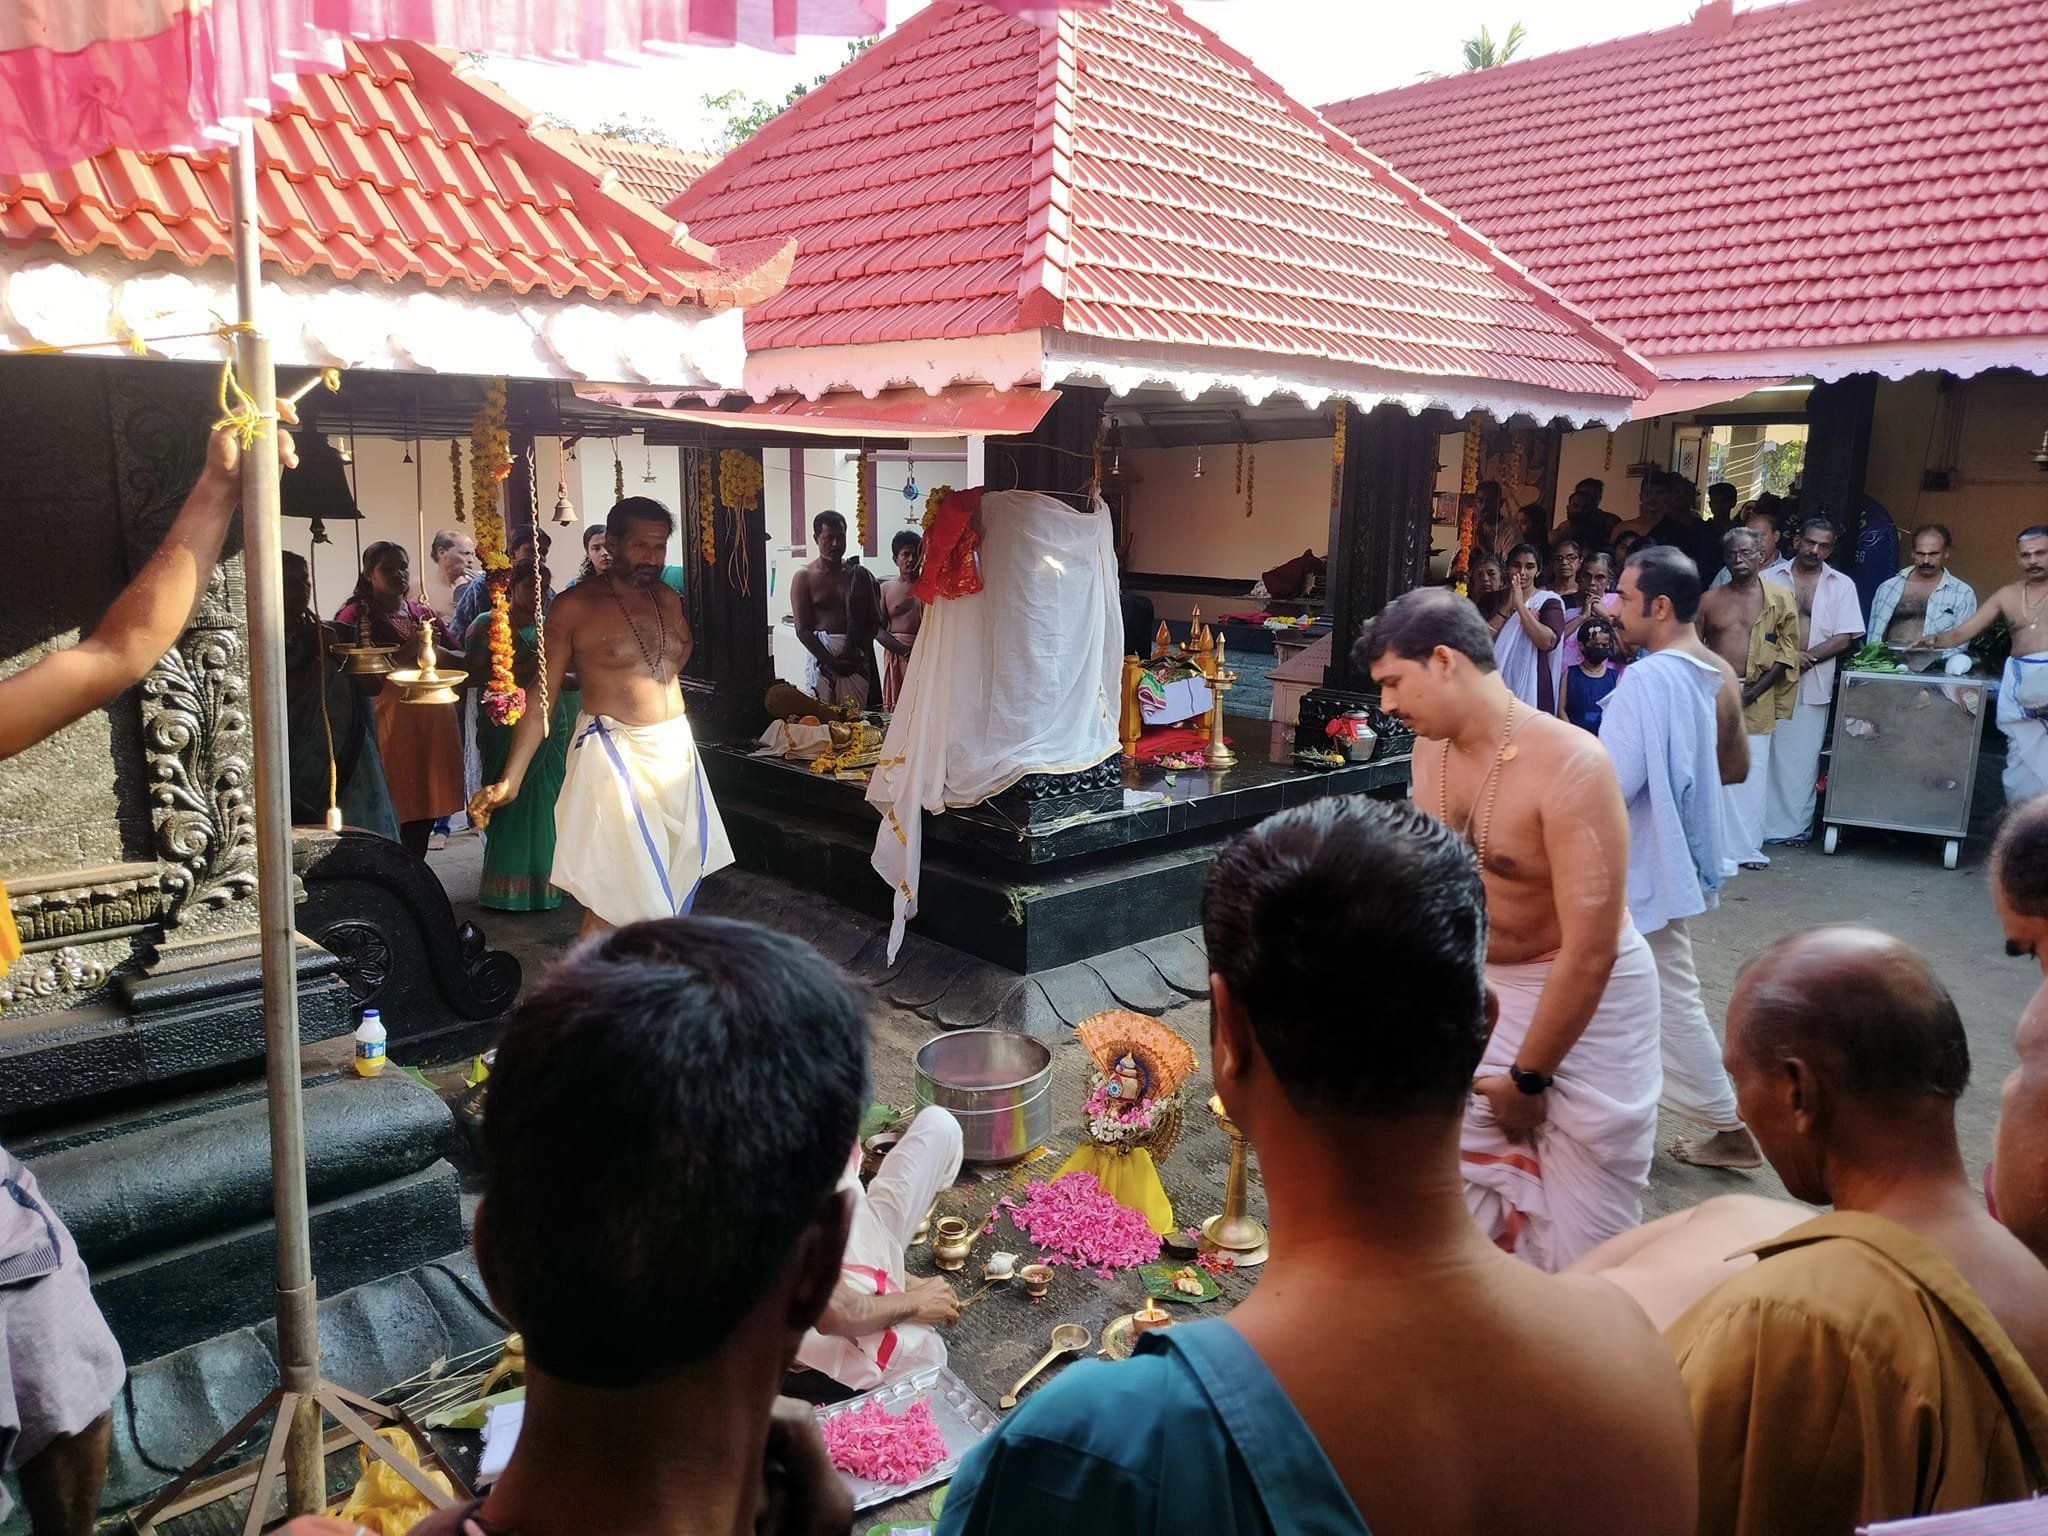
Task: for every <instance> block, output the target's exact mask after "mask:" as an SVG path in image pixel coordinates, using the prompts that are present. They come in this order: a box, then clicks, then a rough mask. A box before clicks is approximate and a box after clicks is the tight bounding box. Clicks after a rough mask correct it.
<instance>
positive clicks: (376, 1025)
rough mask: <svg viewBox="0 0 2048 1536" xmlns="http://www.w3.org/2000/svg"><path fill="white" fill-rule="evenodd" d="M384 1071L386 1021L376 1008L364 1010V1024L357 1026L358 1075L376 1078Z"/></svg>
mask: <svg viewBox="0 0 2048 1536" xmlns="http://www.w3.org/2000/svg"><path fill="white" fill-rule="evenodd" d="M383 1070H384V1020H383V1019H382V1018H380V1017H379V1016H378V1013H377V1010H376V1009H374V1008H365V1009H364V1010H363V1022H362V1023H360V1024H358V1025H357V1026H356V1073H357V1075H358V1076H361V1077H375V1076H376V1075H377V1074H378V1073H379V1072H382V1071H383Z"/></svg>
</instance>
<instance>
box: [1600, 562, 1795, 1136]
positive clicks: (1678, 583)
mask: <svg viewBox="0 0 2048 1536" xmlns="http://www.w3.org/2000/svg"><path fill="white" fill-rule="evenodd" d="M1699 606H1700V573H1699V569H1698V567H1696V566H1695V565H1694V564H1693V563H1692V562H1691V561H1690V560H1688V559H1687V558H1686V557H1685V556H1684V555H1683V554H1682V553H1679V552H1678V551H1675V550H1671V549H1667V548H1655V547H1653V548H1650V549H1645V550H1642V551H1639V552H1638V553H1636V554H1634V555H1632V556H1630V557H1629V562H1628V565H1627V567H1626V568H1625V569H1624V570H1623V571H1622V573H1621V585H1620V587H1619V588H1618V589H1617V591H1616V601H1615V603H1614V627H1615V628H1616V629H1617V630H1619V631H1620V632H1621V637H1622V639H1623V640H1625V641H1627V642H1628V643H1630V644H1631V645H1635V646H1638V647H1640V648H1641V649H1642V651H1643V654H1642V655H1641V656H1640V657H1638V659H1637V660H1636V661H1634V662H1633V663H1631V664H1630V666H1629V669H1628V671H1626V672H1624V673H1623V674H1622V678H1621V682H1620V683H1619V684H1617V685H1616V686H1615V690H1614V692H1613V693H1612V694H1610V695H1609V696H1608V700H1607V708H1606V711H1605V712H1604V714H1603V715H1602V717H1601V722H1600V744H1601V745H1602V746H1603V747H1605V748H1606V749H1607V755H1608V756H1609V757H1611V758H1613V759H1614V773H1615V777H1616V778H1617V779H1619V780H1620V782H1621V795H1622V799H1623V800H1624V801H1626V802H1627V805H1628V911H1629V916H1630V917H1632V918H1634V919H1635V924H1636V928H1637V930H1638V931H1639V932H1641V934H1642V935H1643V937H1644V939H1645V940H1647V941H1648V943H1649V946H1650V953H1651V954H1653V955H1654V956H1656V959H1657V992H1658V998H1659V1002H1660V1004H1661V1008H1660V1014H1661V1018H1662V1036H1661V1040H1662V1045H1663V1057H1664V1096H1663V1104H1664V1107H1665V1108H1666V1109H1669V1110H1671V1111H1672V1112H1673V1113H1674V1114H1679V1115H1683V1116H1685V1118H1686V1119H1688V1120H1691V1121H1693V1122H1694V1123H1695V1124H1697V1125H1700V1126H1703V1127H1705V1129H1706V1132H1707V1134H1706V1135H1705V1136H1703V1137H1700V1138H1699V1139H1697V1140H1694V1141H1681V1142H1678V1143H1676V1144H1675V1145H1674V1146H1673V1147H1672V1148H1671V1155H1672V1156H1673V1157H1675V1158H1677V1159H1678V1160H1679V1161H1680V1162H1686V1163H1700V1164H1703V1165H1705V1166H1707V1167H1711V1168H1755V1167H1759V1166H1760V1165H1761V1164H1762V1162H1763V1153H1762V1152H1761V1151H1760V1150H1758V1147H1757V1144H1756V1138H1755V1137H1754V1136H1752V1135H1751V1134H1750V1133H1749V1130H1748V1128H1747V1127H1746V1126H1744V1125H1743V1123H1742V1116H1741V1115H1740V1114H1739V1113H1738V1112H1737V1110H1736V1107H1735V1088H1734V1085H1733V1084H1732V1083H1730V1082H1729V1080H1728V1069H1727V1068H1726V1067H1724V1066H1723V1065H1722V1064H1721V1044H1720V1042H1719V1041H1718V1040H1716V1039H1715V1038H1714V1027H1713V1025H1712V1024H1710V1023H1709V1022H1708V1021H1707V1010H1706V1005H1705V1004H1704V1003H1702V1002H1701V1000H1700V980H1699V973H1698V971H1697V970H1696V969H1695V968H1694V965H1693V958H1692V932H1691V929H1690V928H1689V927H1688V924H1689V923H1690V921H1691V919H1693V918H1695V917H1697V916H1699V915H1700V914H1701V913H1702V912H1705V911H1707V910H1708V909H1709V908H1711V907H1715V906H1718V905H1719V904H1720V889H1721V878H1722V869H1723V867H1724V865H1723V861H1722V837H1721V799H1722V796H1721V780H1722V775H1721V768H1720V760H1719V754H1718V751H1717V743H1718V740H1719V732H1718V729H1717V723H1716V722H1717V712H1718V711H1719V710H1720V708H1721V706H1722V696H1723V692H1724V690H1725V689H1727V688H1728V687H1730V686H1731V685H1736V678H1735V675H1734V672H1733V670H1732V669H1731V668H1730V667H1729V665H1728V663H1727V662H1725V661H1723V660H1722V659H1721V658H1720V657H1719V656H1717V655H1715V654H1714V653H1713V652H1712V651H1710V650H1708V649H1707V648H1706V646H1705V645H1703V644H1702V643H1701V642H1700V639H1699V636H1698V632H1697V631H1696V630H1695V628H1694V622H1693V621H1694V620H1695V619H1696V618H1697V617H1698V614H1699ZM1638 673H1640V674H1641V675H1640V676H1638V675H1637V674H1638ZM1736 691H1737V697H1738V698H1739V697H1740V689H1739V686H1737V690H1736ZM1735 707H1736V709H1737V712H1738V716H1739V712H1740V705H1739V704H1737V705H1736V706H1735ZM1738 729H1739V726H1738ZM1745 745H1746V738H1745ZM1736 782H1738V783H1739V782H1741V780H1740V778H1738V779H1737V780H1736Z"/></svg>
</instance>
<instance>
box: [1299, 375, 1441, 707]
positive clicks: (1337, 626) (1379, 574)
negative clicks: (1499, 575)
mask: <svg viewBox="0 0 2048 1536" xmlns="http://www.w3.org/2000/svg"><path fill="white" fill-rule="evenodd" d="M1450 426H1451V422H1450V418H1449V416H1447V415H1446V414H1445V413H1444V412H1442V411H1424V412H1422V413H1421V414H1420V415H1416V414H1412V413H1410V412H1408V411H1405V410H1403V409H1402V408H1401V407H1400V406H1398V405H1383V406H1381V407H1380V408H1379V409H1378V410H1376V411H1371V412H1367V413H1363V414H1361V413H1359V412H1357V411H1353V412H1352V413H1351V420H1350V423H1349V425H1348V427H1347V428H1346V431H1345V443H1344V463H1343V467H1342V469H1341V471H1340V472H1339V476H1338V488H1337V498H1336V505H1335V506H1334V507H1333V508H1332V509H1331V513H1330V553H1329V572H1328V576H1327V577H1326V586H1327V588H1328V591H1329V612H1330V620H1331V626H1332V630H1333V633H1334V635H1335V642H1334V644H1333V645H1332V647H1331V653H1330V665H1329V668H1328V670H1327V671H1325V672H1324V674H1323V685H1324V686H1325V687H1328V688H1347V689H1357V688H1364V687H1366V686H1368V679H1366V678H1364V677H1362V676H1360V675H1359V674H1358V673H1356V672H1354V671H1353V669H1352V666H1351V642H1352V641H1353V640H1355V639H1357V638H1358V630H1359V626H1360V625H1361V624H1363V623H1364V622H1365V621H1366V620H1367V619H1369V618H1371V617H1372V616H1373V615H1374V614H1376V613H1378V612H1379V611H1380V609H1382V608H1384V607H1385V606H1386V605H1387V604H1388V603H1390V602H1392V601H1393V600H1394V599H1395V598H1397V597H1399V596H1400V595H1401V594H1402V593H1403V592H1406V591H1408V590H1409V589H1410V588H1411V587H1415V586H1419V585H1420V584H1421V583H1422V581H1423V579H1424V577H1425V576H1426V575H1427V574H1428V569H1429V513H1430V498H1431V496H1432V495H1433V494H1434V492H1435V490H1436V473H1437V470H1436V463H1437V457H1436V456H1437V438H1438V437H1439V436H1440V435H1442V434H1443V433H1444V432H1447V431H1449V430H1450Z"/></svg>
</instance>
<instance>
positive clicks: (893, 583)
mask: <svg viewBox="0 0 2048 1536" xmlns="http://www.w3.org/2000/svg"><path fill="white" fill-rule="evenodd" d="M889 558H890V559H891V560H893V561H895V562H896V574H895V575H894V576H892V577H890V578H889V579H888V580H887V581H885V582H883V583H882V627H881V629H880V630H878V631H877V632H876V634H875V643H876V644H877V645H879V646H881V648H882V650H883V652H884V655H883V658H882V708H884V709H888V710H893V709H894V708H895V707H896V700H897V699H898V698H899V697H900V696H901V695H902V693H903V678H904V675H905V674H906V673H908V672H909V670H910V652H911V648H912V647H913V646H915V645H916V644H917V632H918V630H920V629H921V628H923V627H924V604H923V603H922V602H920V601H919V600H918V596H917V567H918V562H919V561H921V560H922V559H923V558H924V538H923V536H922V535H921V534H919V533H918V531H917V530H916V529H915V528H904V529H900V530H898V532H897V534H896V537H895V538H893V539H891V540H890V541H889Z"/></svg>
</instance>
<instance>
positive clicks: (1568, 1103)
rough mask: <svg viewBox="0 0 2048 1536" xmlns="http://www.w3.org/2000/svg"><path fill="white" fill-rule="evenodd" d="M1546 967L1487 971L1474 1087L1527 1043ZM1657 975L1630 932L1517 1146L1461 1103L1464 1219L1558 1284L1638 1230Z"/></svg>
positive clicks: (1651, 1097)
mask: <svg viewBox="0 0 2048 1536" xmlns="http://www.w3.org/2000/svg"><path fill="white" fill-rule="evenodd" d="M1554 963H1555V961H1554V959H1546V960H1531V961H1527V962H1524V963H1522V964H1518V965H1494V964H1491V963H1489V964H1488V965H1487V967H1486V981H1487V985H1488V986H1490V987H1492V988H1493V990H1494V994H1495V996H1496V997H1497V998H1498V999H1499V1000H1500V1022H1499V1023H1498V1024H1496V1025H1495V1026H1494V1030H1493V1034H1492V1035H1491V1036H1490V1037H1489V1038H1488V1039H1487V1042H1486V1055H1485V1056H1484V1058H1483V1059H1482V1060H1481V1061H1480V1063H1479V1074H1478V1075H1479V1076H1481V1077H1488V1076H1492V1075H1494V1074H1496V1073H1505V1072H1506V1071H1507V1070H1508V1068H1509V1066H1510V1065H1512V1064H1513V1062H1514V1059H1515V1053H1516V1052H1518V1051H1519V1050H1521V1048H1522V1041H1523V1038H1524V1037H1525V1036H1527V1034H1528V1033H1529V1025H1530V1023H1531V1022H1532V1021H1533V1020H1534V1019H1535V1017H1536V1003H1537V1000H1538V999H1539V998H1541V997H1542V995H1543V988H1544V985H1545V983H1547V982H1548V981H1549V980H1550V968H1551V966H1552V965H1553V964H1554ZM1658 1024H1659V1009H1658V997H1657V964H1656V961H1655V960H1654V959H1653V958H1652V957H1651V954H1650V946H1649V945H1648V944H1646V943H1644V942H1643V938H1642V935H1641V934H1639V933H1637V932H1636V930H1635V925H1634V924H1632V923H1631V924H1629V925H1627V926H1626V927H1625V929H1624V930H1623V933H1622V938H1621V952H1620V954H1619V955H1618V956H1616V958H1615V961H1614V969H1613V970H1612V971H1610V972H1609V973H1608V977H1607V988H1606V990H1605V991H1604V992H1603V993H1602V994H1601V996H1600V1005H1599V1007H1597V1008H1595V1009H1594V1010H1593V1017H1592V1019H1591V1020H1590V1021H1588V1023H1587V1025H1586V1029H1585V1033H1584V1034H1582V1035H1580V1036H1579V1038H1578V1040H1577V1041H1576V1042H1575V1043H1574V1044H1573V1046H1572V1048H1571V1049H1570V1050H1569V1051H1567V1052H1566V1053H1565V1058H1564V1060H1563V1061H1562V1062H1561V1063H1559V1064H1558V1068H1557V1074H1556V1076H1557V1081H1556V1082H1554V1083H1553V1084H1552V1085H1551V1086H1550V1089H1549V1091H1548V1092H1547V1093H1546V1094H1545V1095H1544V1097H1545V1098H1546V1099H1547V1100H1548V1109H1549V1114H1548V1118H1546V1119H1545V1121H1544V1122H1543V1124H1542V1125H1540V1126H1538V1127H1537V1128H1536V1132H1535V1134H1534V1135H1533V1136H1532V1137H1531V1138H1530V1139H1529V1140H1527V1141H1520V1142H1517V1141H1510V1140H1509V1139H1508V1136H1507V1133H1506V1132H1505V1131H1503V1130H1502V1129H1501V1127H1500V1125H1499V1123H1498V1122H1496V1121H1495V1120H1494V1118H1493V1113H1492V1110H1491V1108H1490V1107H1489V1106H1488V1105H1487V1102H1486V1101H1485V1100H1484V1099H1482V1098H1480V1097H1479V1096H1478V1095H1477V1094H1475V1095H1473V1096H1472V1098H1471V1099H1470V1100H1468V1101H1467V1104H1466V1108H1465V1130H1464V1134H1463V1136H1462V1137H1461V1138H1460V1141H1459V1160H1460V1162H1461V1163H1462V1164H1463V1170H1464V1175H1465V1204H1466V1207H1467V1208H1468V1209H1469V1210H1470V1211H1471V1212H1472V1219H1473V1220H1474V1221H1476V1222H1478V1223H1479V1227H1480V1230H1481V1231H1483V1232H1485V1233H1486V1235H1487V1236H1489V1237H1491V1238H1492V1239H1493V1240H1494V1241H1495V1242H1496V1243H1498V1244H1499V1245H1500V1246H1501V1247H1502V1248H1504V1249H1506V1250H1507V1251H1508V1252H1509V1253H1512V1254H1514V1255H1515V1257H1516V1258H1519V1259H1524V1260H1527V1261H1528V1262H1529V1263H1531V1264H1534V1265H1535V1266H1536V1267H1537V1268H1538V1269H1542V1270H1547V1271H1550V1272H1551V1273H1553V1274H1554V1273H1556V1272H1557V1271H1558V1270H1561V1269H1563V1268H1565V1267H1566V1266H1567V1265H1569V1264H1570V1263H1571V1262H1572V1261H1573V1260H1574V1259H1576V1258H1578V1257H1579V1256H1580V1255H1581V1254H1585V1253H1588V1252H1590V1251H1592V1250H1593V1249H1594V1248H1597V1247H1599V1246H1600V1244H1602V1243H1604V1242H1606V1241H1607V1239H1608V1238H1610V1237H1613V1236H1616V1235H1617V1234H1619V1233H1622V1232H1626V1231H1628V1230H1629V1229H1630V1228H1631V1227H1636V1226H1640V1225H1641V1224H1642V1220H1643V1190H1644V1189H1645V1188H1646V1187H1647V1186H1648V1184H1649V1182H1650V1159H1651V1157H1652V1156H1653V1155H1654V1154H1655V1152H1656V1138H1657V1100H1658V1096H1659V1095H1660V1094H1661V1093H1662V1091H1663V1087H1664V1071H1663V1064H1662V1061H1661V1059H1660V1049H1659V1045H1660V1042H1659V1029H1658Z"/></svg>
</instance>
